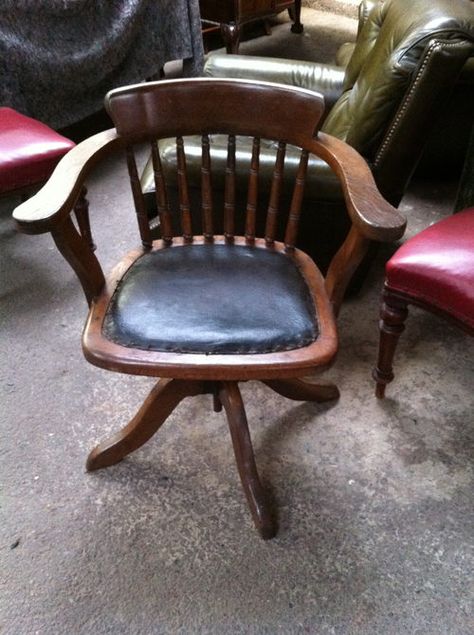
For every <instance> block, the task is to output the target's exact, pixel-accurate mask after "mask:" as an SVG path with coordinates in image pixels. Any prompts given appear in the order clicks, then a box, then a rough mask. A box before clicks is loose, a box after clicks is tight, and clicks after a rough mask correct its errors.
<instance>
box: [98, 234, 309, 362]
mask: <svg viewBox="0 0 474 635" xmlns="http://www.w3.org/2000/svg"><path fill="white" fill-rule="evenodd" d="M314 311H315V309H314V306H313V302H312V299H311V296H310V295H309V292H308V289H307V286H306V283H305V281H304V279H303V277H302V276H301V274H300V273H299V271H298V269H297V268H296V266H295V265H294V263H293V261H292V260H291V259H290V258H288V257H287V256H285V255H283V254H281V253H277V252H274V251H271V250H268V249H258V248H253V247H249V246H241V245H217V244H209V245H185V246H182V247H169V248H165V249H161V250H158V251H154V252H150V253H147V254H145V255H144V256H142V257H141V258H140V259H139V260H138V261H136V263H135V264H134V265H133V266H132V267H131V268H130V269H129V271H128V272H127V273H126V274H125V276H124V278H123V280H122V282H121V283H120V285H119V287H118V288H117V290H116V292H115V294H114V296H113V298H112V301H111V303H110V306H109V309H108V312H107V315H106V319H105V322H104V327H103V332H104V334H105V336H106V337H107V338H108V339H110V340H112V341H114V342H117V343H120V344H122V345H123V346H128V347H133V348H140V349H147V350H155V351H174V352H185V353H186V352H187V353H192V352H195V353H231V354H232V353H234V354H239V353H264V352H272V351H282V350H291V349H295V348H301V347H303V346H305V345H308V344H309V343H311V342H313V341H314V340H315V339H316V337H317V335H318V327H317V323H316V321H315V317H314Z"/></svg>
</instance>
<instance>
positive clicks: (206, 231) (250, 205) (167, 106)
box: [106, 79, 324, 249]
mask: <svg viewBox="0 0 474 635" xmlns="http://www.w3.org/2000/svg"><path fill="white" fill-rule="evenodd" d="M290 97H291V103H292V108H291V109H289V108H288V100H289V98H290ZM257 100H258V107H256V103H257ZM106 108H107V110H108V112H109V114H110V116H111V118H112V120H113V122H114V124H115V126H116V129H117V133H118V134H119V135H120V136H121V137H122V138H123V139H124V141H125V143H126V146H127V149H126V153H127V164H128V170H129V175H130V182H131V187H132V192H133V198H134V203H135V208H136V213H137V218H138V224H139V228H140V233H141V239H142V243H143V245H144V246H145V247H150V246H151V243H152V237H151V231H150V227H149V222H148V218H147V214H146V205H145V200H144V196H143V193H142V189H141V187H140V182H139V178H138V171H137V164H136V160H135V155H134V145H136V144H138V143H142V142H144V141H147V142H149V143H150V148H151V156H152V162H153V171H154V179H155V188H156V205H157V209H158V212H159V216H160V225H161V235H162V238H163V240H164V241H165V242H166V243H168V244H169V243H171V242H172V241H173V235H174V231H173V221H174V218H175V215H173V212H172V210H171V209H170V204H169V202H168V192H167V184H166V182H165V177H164V173H163V170H162V165H161V158H160V152H159V146H158V141H159V140H160V139H162V138H167V137H170V136H175V135H176V134H177V135H178V136H177V137H176V153H177V178H176V182H177V184H178V197H179V198H178V205H179V218H180V222H181V233H182V235H183V238H184V240H185V241H186V242H192V240H193V227H192V218H191V210H190V196H189V187H188V179H187V171H186V153H185V146H184V141H183V137H185V136H187V135H196V134H197V135H201V140H202V142H201V212H202V233H203V235H204V237H205V239H206V240H207V241H212V240H213V237H214V233H215V232H214V223H213V218H214V205H213V192H212V166H211V158H210V141H209V135H212V134H219V133H225V134H227V135H228V144H227V163H226V166H227V167H226V175H225V193H224V205H223V210H222V212H223V227H224V236H225V238H226V240H227V241H228V242H232V241H233V239H234V235H235V211H236V210H235V203H236V189H237V184H236V169H235V164H236V136H237V135H245V136H249V137H253V146H252V156H251V160H250V162H249V166H248V167H249V170H248V191H247V206H246V216H245V237H246V240H247V242H249V243H251V242H252V241H254V240H255V238H256V237H257V234H256V216H257V209H256V208H257V201H258V181H259V154H260V138H264V139H270V140H272V141H275V142H277V144H278V145H277V153H276V160H275V165H274V169H273V176H272V181H271V188H270V194H269V201H268V207H267V214H266V223H265V231H264V236H262V237H264V238H265V241H266V242H267V244H269V245H270V244H272V243H273V242H274V241H275V239H276V233H277V225H278V223H279V222H280V220H281V219H280V218H279V216H280V210H279V202H280V194H281V190H282V183H283V166H284V158H285V151H286V145H287V144H292V145H295V146H298V147H300V148H302V150H301V156H300V162H299V169H298V171H297V175H296V178H295V185H294V190H293V196H292V200H291V205H290V209H289V210H288V216H287V220H286V230H285V238H284V242H285V245H286V247H287V248H288V249H291V248H293V247H294V245H295V241H296V236H297V231H298V223H299V216H300V212H301V203H302V199H303V190H304V182H305V177H306V169H307V163H308V151H307V149H305V146H307V145H308V141H311V140H312V139H313V138H314V137H315V135H316V133H317V130H318V127H319V121H320V119H321V116H322V114H323V111H324V101H323V99H322V97H320V96H317V97H316V98H315V95H314V93H313V92H311V91H306V90H301V89H300V90H297V91H295V90H294V89H293V88H291V87H286V86H281V85H276V84H270V83H261V84H257V83H255V82H245V81H235V80H227V79H222V80H207V79H202V80H195V81H194V82H188V81H182V80H172V81H168V82H156V83H147V84H140V85H137V86H131V87H127V88H123V89H116V90H113V91H111V92H110V93H109V94H108V95H107V97H106Z"/></svg>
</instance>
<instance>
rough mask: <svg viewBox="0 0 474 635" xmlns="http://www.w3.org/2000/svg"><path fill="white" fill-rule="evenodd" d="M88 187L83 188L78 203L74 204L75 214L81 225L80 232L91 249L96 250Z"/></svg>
mask: <svg viewBox="0 0 474 635" xmlns="http://www.w3.org/2000/svg"><path fill="white" fill-rule="evenodd" d="M86 194H87V189H86V188H85V187H83V188H82V190H81V193H80V195H79V198H78V199H77V203H76V204H75V205H74V214H75V215H76V218H77V224H78V225H79V232H80V234H81V236H82V237H83V238H84V240H85V241H86V243H87V244H88V246H89V247H90V249H91V251H95V249H96V246H95V243H94V239H93V238H92V232H91V224H90V220H89V201H88V200H87V198H86Z"/></svg>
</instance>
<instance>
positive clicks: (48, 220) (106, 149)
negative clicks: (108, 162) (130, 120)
mask: <svg viewBox="0 0 474 635" xmlns="http://www.w3.org/2000/svg"><path fill="white" fill-rule="evenodd" d="M122 145H123V140H122V139H121V138H120V137H118V136H117V133H116V131H115V128H112V129H110V130H105V131H104V132H99V133H98V134H96V135H94V136H93V137H89V138H88V139H86V140H85V141H83V142H82V143H79V144H78V145H77V146H76V147H75V148H73V149H72V150H70V151H69V152H68V153H67V154H66V155H65V156H64V157H63V158H62V159H61V161H60V162H59V163H58V165H57V166H56V169H55V170H54V172H53V174H52V175H51V177H50V178H49V180H48V182H47V183H46V184H45V185H44V186H43V187H42V188H41V189H40V190H39V192H37V194H35V196H33V197H32V198H30V199H28V200H27V201H26V202H25V203H22V204H21V205H19V206H18V207H17V208H16V209H15V210H14V212H13V218H14V220H15V222H16V225H17V227H18V229H19V230H20V231H21V232H24V233H25V234H42V233H44V232H48V231H52V230H53V229H54V228H55V227H56V226H57V225H58V224H60V223H61V222H62V221H63V220H64V219H65V218H66V216H67V215H68V214H70V212H71V210H72V209H73V207H74V204H75V202H76V200H77V198H78V196H79V194H80V192H81V188H82V186H83V184H84V181H85V179H86V177H87V175H88V174H89V172H90V171H91V169H92V168H93V167H94V165H95V164H96V163H97V162H98V161H100V160H101V159H102V158H103V157H104V156H106V155H108V154H110V153H112V152H114V151H115V150H117V149H118V148H120V147H122Z"/></svg>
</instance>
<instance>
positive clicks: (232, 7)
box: [199, 0, 303, 53]
mask: <svg viewBox="0 0 474 635" xmlns="http://www.w3.org/2000/svg"><path fill="white" fill-rule="evenodd" d="M199 7H200V9H201V19H202V20H203V21H204V22H210V23H216V24H219V25H220V29H221V33H222V37H223V38H224V42H225V45H226V49H227V53H238V50H239V42H240V33H241V28H242V25H244V24H246V23H248V22H253V21H255V20H262V19H264V18H269V17H271V16H272V15H275V14H277V13H280V12H281V11H284V10H285V9H288V13H289V14H290V17H291V19H292V20H293V25H292V26H291V31H292V32H293V33H302V32H303V25H302V24H301V20H300V15H301V0H199Z"/></svg>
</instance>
